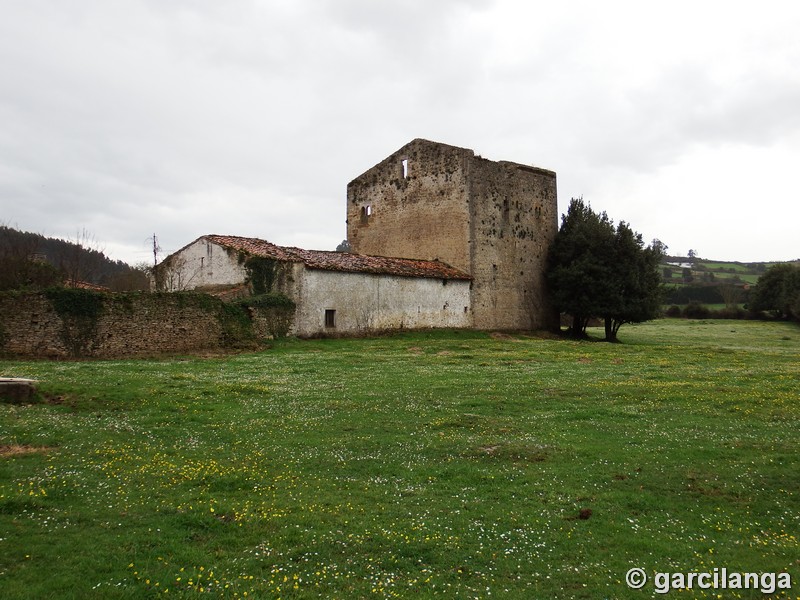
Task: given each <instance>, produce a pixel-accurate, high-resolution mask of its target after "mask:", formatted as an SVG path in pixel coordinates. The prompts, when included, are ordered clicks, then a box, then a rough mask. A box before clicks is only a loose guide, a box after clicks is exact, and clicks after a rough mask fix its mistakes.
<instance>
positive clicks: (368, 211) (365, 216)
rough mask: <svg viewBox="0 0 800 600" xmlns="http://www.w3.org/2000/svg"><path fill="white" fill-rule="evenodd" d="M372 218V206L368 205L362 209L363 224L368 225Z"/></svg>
mask: <svg viewBox="0 0 800 600" xmlns="http://www.w3.org/2000/svg"><path fill="white" fill-rule="evenodd" d="M371 216H372V205H371V204H367V205H365V206H362V207H361V222H362V223H366V222H367V221H369V218H370V217H371Z"/></svg>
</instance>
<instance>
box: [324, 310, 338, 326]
mask: <svg viewBox="0 0 800 600" xmlns="http://www.w3.org/2000/svg"><path fill="white" fill-rule="evenodd" d="M325 327H336V311H335V310H334V309H332V308H326V309H325Z"/></svg>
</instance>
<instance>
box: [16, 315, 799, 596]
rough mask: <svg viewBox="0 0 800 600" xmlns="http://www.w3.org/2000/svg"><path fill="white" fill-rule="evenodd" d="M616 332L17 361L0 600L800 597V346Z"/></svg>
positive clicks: (740, 332)
mask: <svg viewBox="0 0 800 600" xmlns="http://www.w3.org/2000/svg"><path fill="white" fill-rule="evenodd" d="M620 339H621V340H622V342H623V343H621V344H613V345H612V344H606V343H595V342H573V341H566V340H560V339H545V338H537V337H526V336H507V335H489V334H485V333H480V332H451V331H449V332H430V333H414V334H398V335H394V336H391V337H381V338H375V339H354V340H316V341H296V340H287V341H282V342H279V343H276V344H275V345H274V346H273V347H271V348H269V349H266V350H264V351H262V352H258V353H246V354H237V355H229V356H211V357H171V358H164V359H155V360H123V361H91V362H44V361H33V362H22V361H0V375H5V376H17V377H32V378H35V379H38V380H40V389H41V390H42V392H43V398H42V401H41V402H39V403H36V404H31V405H11V404H0V596H2V597H3V598H5V599H17V598H18V599H23V598H25V599H28V598H59V599H66V598H104V599H105V598H152V597H157V596H160V595H163V596H165V597H178V598H194V597H200V596H206V597H223V598H340V599H347V598H434V597H441V598H489V597H500V598H645V597H661V596H660V595H658V594H655V592H654V589H653V586H652V585H651V584H650V582H649V583H648V584H647V585H646V586H645V588H644V589H643V590H630V589H628V587H627V586H626V584H625V574H626V572H627V571H628V570H629V569H631V568H632V567H640V568H642V569H644V570H645V572H646V573H647V574H648V575H649V576H650V578H651V580H652V577H653V576H654V574H655V573H656V572H687V571H711V570H712V569H714V568H715V567H719V568H721V567H726V568H727V569H728V570H729V571H750V572H759V573H760V572H770V571H775V572H782V571H784V572H785V571H788V572H789V573H791V575H792V581H793V584H794V589H793V590H791V591H790V592H787V591H782V592H779V593H776V594H775V595H774V597H781V598H796V597H800V540H799V536H800V533H799V532H800V453H799V452H798V449H799V443H798V431H800V406H799V405H798V396H800V328H798V327H797V326H796V325H792V324H786V323H760V322H753V321H736V322H731V321H688V320H664V321H656V322H653V323H648V324H643V325H638V326H625V327H623V328H622V329H621V330H620ZM673 594H679V593H678V592H673ZM678 597H686V598H763V597H764V595H762V594H761V593H760V591H757V590H725V591H724V594H723V593H721V592H720V591H718V590H700V589H694V590H692V591H689V592H683V593H680V594H679V596H678Z"/></svg>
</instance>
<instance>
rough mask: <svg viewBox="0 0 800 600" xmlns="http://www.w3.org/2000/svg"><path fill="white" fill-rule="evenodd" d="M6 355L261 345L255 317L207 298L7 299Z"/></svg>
mask: <svg viewBox="0 0 800 600" xmlns="http://www.w3.org/2000/svg"><path fill="white" fill-rule="evenodd" d="M0 333H2V335H0V352H1V353H3V354H6V355H14V356H30V357H41V358H78V357H96V358H113V357H126V356H147V355H154V354H161V353H175V352H192V351H199V350H215V349H222V348H232V347H241V346H247V345H253V344H255V342H256V341H257V339H258V338H259V337H260V335H259V334H261V335H264V334H263V332H261V331H259V328H256V329H254V328H253V326H252V320H251V318H248V312H247V311H246V310H243V309H242V308H241V307H239V306H236V305H231V304H225V303H223V302H222V301H220V300H218V299H216V298H213V297H211V296H208V295H206V294H197V293H191V292H184V293H163V294H147V293H135V292H132V293H127V294H98V293H96V292H86V291H84V290H55V291H49V292H41V293H36V292H24V293H20V292H4V293H0Z"/></svg>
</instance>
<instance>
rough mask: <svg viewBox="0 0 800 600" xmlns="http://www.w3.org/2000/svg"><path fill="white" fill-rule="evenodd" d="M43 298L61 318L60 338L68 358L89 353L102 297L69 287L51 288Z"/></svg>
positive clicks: (102, 306) (101, 310) (97, 322)
mask: <svg viewBox="0 0 800 600" xmlns="http://www.w3.org/2000/svg"><path fill="white" fill-rule="evenodd" d="M44 295H45V297H46V298H47V299H48V300H49V301H50V305H51V306H52V307H53V310H55V311H56V313H57V314H58V316H59V317H61V331H60V337H61V342H62V343H63V344H64V347H65V348H66V349H67V352H69V355H70V356H72V357H73V358H74V357H78V356H83V355H86V354H89V353H90V352H91V347H92V345H93V342H94V340H95V338H96V337H97V328H98V325H99V320H100V316H101V315H102V314H103V311H104V308H105V306H104V303H105V299H106V294H104V293H102V292H94V291H91V290H82V289H73V288H51V289H49V290H45V292H44Z"/></svg>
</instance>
